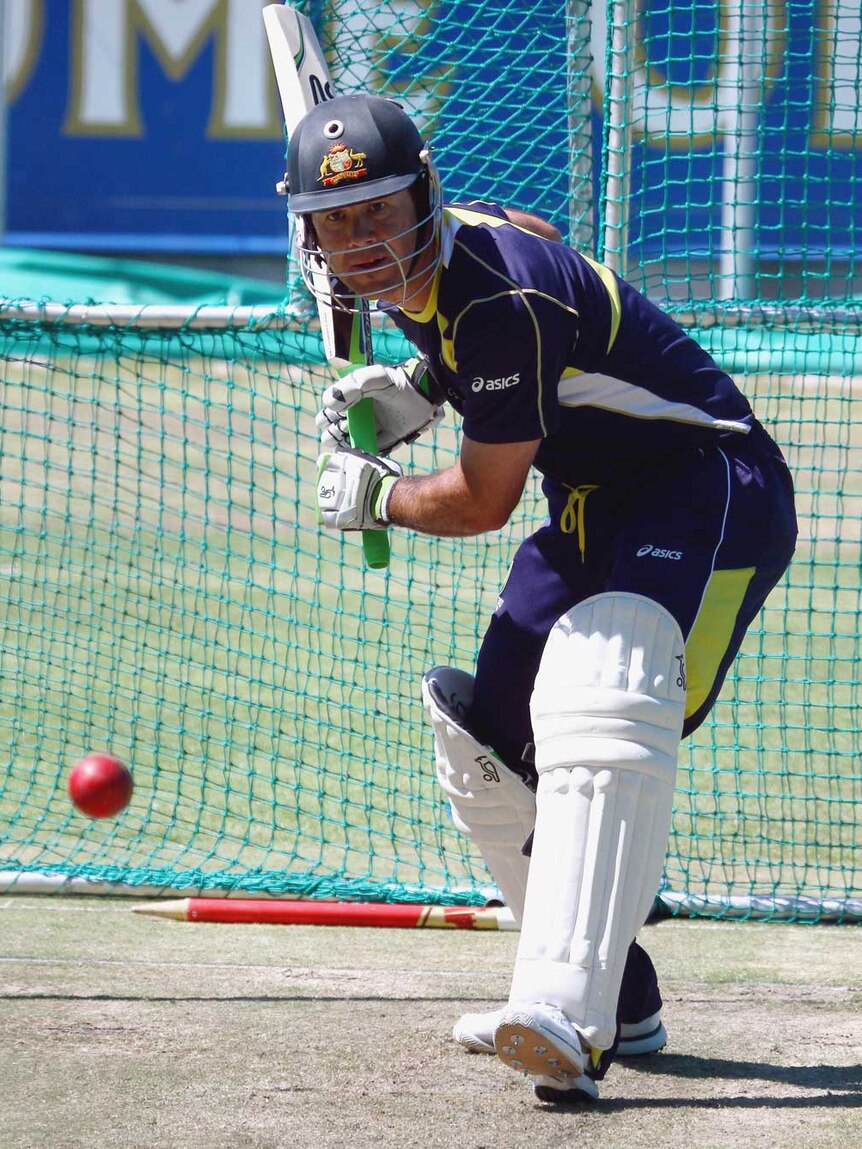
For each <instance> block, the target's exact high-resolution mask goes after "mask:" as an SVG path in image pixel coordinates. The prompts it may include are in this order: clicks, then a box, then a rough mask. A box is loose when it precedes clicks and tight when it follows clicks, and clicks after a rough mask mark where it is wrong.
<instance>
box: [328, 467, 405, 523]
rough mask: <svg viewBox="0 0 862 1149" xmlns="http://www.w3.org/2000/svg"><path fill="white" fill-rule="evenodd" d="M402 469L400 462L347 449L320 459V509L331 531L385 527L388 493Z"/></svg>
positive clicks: (387, 520)
mask: <svg viewBox="0 0 862 1149" xmlns="http://www.w3.org/2000/svg"><path fill="white" fill-rule="evenodd" d="M401 475H402V470H401V468H400V467H399V465H398V464H397V463H393V462H390V461H389V460H388V459H379V458H378V457H377V456H376V455H369V454H366V452H365V451H356V450H354V449H353V448H348V449H346V450H344V451H335V452H334V453H332V454H325V455H321V456H320V458H319V459H318V460H317V512H318V519H319V521H320V522H321V523H322V524H323V525H324V526H325V527H328V528H329V529H330V530H337V531H368V530H372V531H373V530H382V529H383V528H384V527H385V526H386V524H387V523H388V522H389V519H388V518H387V516H386V506H387V504H388V502H389V494H390V492H391V489H392V487H393V486H394V485H395V483H396V481H397V480H398V479H399V478H400V477H401Z"/></svg>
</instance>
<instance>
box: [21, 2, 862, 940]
mask: <svg viewBox="0 0 862 1149" xmlns="http://www.w3.org/2000/svg"><path fill="white" fill-rule="evenodd" d="M540 7H541V12H539V8H540ZM306 10H309V9H308V8H307V9H306ZM818 11H819V9H818ZM311 14H312V16H313V17H314V18H315V20H316V22H317V26H318V28H319V30H320V34H321V39H322V42H323V44H324V47H325V49H326V51H327V53H328V55H329V59H330V61H331V67H332V71H333V74H334V77H335V80H336V84H337V86H338V87H339V88H340V89H341V90H354V89H362V88H370V89H371V90H375V91H381V92H384V93H387V94H393V95H397V97H398V98H399V99H400V100H401V101H402V103H404V105H405V107H407V109H408V110H409V111H411V112H412V113H414V114H416V115H417V117H418V118H419V120H420V123H421V124H422V125H423V127H424V128H425V129H426V130H427V131H428V132H429V133H430V134H431V135H432V137H433V138H434V139H437V140H439V141H441V143H440V148H439V152H438V154H437V157H436V158H437V161H438V164H439V166H440V168H441V172H442V176H443V181H444V186H445V187H446V188H447V192H448V195H449V197H450V198H453V199H454V198H468V197H471V196H479V197H481V198H485V199H496V200H497V201H499V202H503V203H505V204H509V205H513V206H517V207H522V208H526V209H531V208H534V209H537V210H540V211H541V212H542V214H544V215H545V216H547V217H548V218H550V219H551V220H553V222H555V223H556V224H557V226H558V227H559V228H560V229H561V231H562V232H563V233H564V234H565V235H566V236H567V238H568V239H569V240H570V241H571V242H575V243H577V244H580V245H581V246H582V247H584V248H585V249H587V250H590V251H593V250H595V251H597V252H598V253H599V254H600V255H602V257H603V258H604V259H605V260H606V261H607V262H608V263H609V264H611V265H612V266H616V267H618V268H619V269H620V270H621V271H623V272H624V273H625V274H626V276H627V277H628V278H629V279H630V280H631V281H632V282H634V283H635V284H636V285H637V286H638V287H640V288H641V289H642V290H644V291H645V292H646V293H647V294H648V295H650V296H651V297H652V298H654V299H655V300H656V301H657V302H659V303H660V304H662V305H663V306H665V307H667V308H669V309H670V310H671V311H672V312H673V313H674V314H675V315H676V316H677V318H678V319H679V320H680V321H681V322H682V323H684V324H685V325H686V326H688V327H690V328H691V329H692V330H693V331H694V333H695V334H696V335H697V336H698V338H700V339H701V341H702V342H703V343H704V344H705V346H707V348H708V349H709V350H710V351H711V352H712V353H713V355H714V356H715V357H716V358H717V359H718V360H719V362H720V363H721V364H722V365H723V366H724V367H726V368H727V369H728V370H729V371H731V372H732V373H733V374H734V376H735V377H736V379H737V380H738V381H739V383H740V385H741V387H742V388H743V390H744V391H745V392H746V394H747V395H748V396H749V398H750V399H751V401H752V403H753V405H754V406H755V409H756V411H757V413H758V415H759V417H760V418H761V419H762V421H764V422H765V423H766V425H767V426H768V427H769V429H770V430H771V432H772V433H773V434H774V436H775V437H776V439H777V440H778V441H779V443H780V444H781V446H782V448H783V449H784V450H785V452H786V454H787V456H788V459H789V462H790V464H791V467H792V470H793V472H794V477H795V480H796V484H797V491H798V500H799V512H800V525H801V534H800V541H799V548H798V552H797V556H796V559H795V561H794V563H793V565H792V567H791V570H790V572H789V574H788V576H787V577H786V578H785V580H784V581H783V583H782V584H781V585H780V586H779V588H778V589H777V590H776V591H775V592H774V593H773V595H772V596H771V598H770V600H769V602H768V603H767V606H766V608H765V610H764V611H763V613H762V615H761V616H760V618H759V619H758V620H757V622H756V624H755V625H754V627H753V628H752V629H751V631H750V633H749V635H748V637H747V639H746V641H745V644H744V646H743V649H742V651H741V654H740V657H739V659H738V660H737V662H736V664H735V666H734V667H733V669H732V671H731V674H730V675H729V677H728V680H727V683H726V686H725V689H724V691H723V693H722V696H721V698H720V700H719V702H718V704H717V705H716V707H715V709H714V711H713V713H712V714H711V716H710V718H709V719H708V721H707V722H706V724H705V725H704V726H703V727H702V728H701V729H700V730H699V731H698V732H697V733H696V735H695V736H694V737H693V738H692V739H691V740H690V741H688V742H687V743H686V744H685V745H684V748H683V754H682V758H681V767H680V772H679V779H678V790H677V802H676V812H675V818H674V826H673V832H672V836H671V840H670V847H669V852H668V856H667V864H666V874H665V883H666V884H665V890H664V892H663V899H664V900H665V902H666V904H667V905H670V906H672V907H680V906H682V907H684V908H685V909H686V910H687V911H689V912H694V913H709V914H725V913H726V914H730V913H733V914H755V913H757V914H759V915H761V916H773V917H778V916H782V917H787V916H790V917H796V918H798V919H800V920H803V919H804V920H817V919H819V918H821V917H825V916H838V917H842V916H843V917H851V916H854V914H855V913H856V912H857V907H858V899H859V893H860V891H859V879H858V874H859V868H860V867H859V862H860V858H859V849H860V846H859V836H858V829H857V827H858V820H859V810H860V804H862V777H860V773H859V768H858V763H859V760H860V745H862V743H860V729H859V713H860V708H859V702H860V672H859V653H858V619H859V610H860V587H859V570H860V533H862V532H860V526H859V524H860V521H862V480H860V454H859V449H860V445H862V444H860V436H862V432H860V430H859V427H860V425H862V424H860V420H859V418H858V413H857V412H856V411H855V410H854V405H858V402H859V398H858V396H859V387H860V378H862V370H860V354H859V351H858V335H859V308H858V298H857V296H856V294H855V293H856V290H857V287H858V284H857V282H856V280H855V278H854V277H855V274H856V270H855V259H856V242H855V218H856V214H857V213H858V208H857V207H856V204H857V203H858V196H857V187H858V183H857V178H856V166H855V165H856V162H857V160H856V156H857V154H858V149H857V146H856V145H857V142H858V126H859V123H858V120H859V99H858V90H857V89H858V85H856V84H855V82H851V80H850V79H849V77H851V76H852V75H854V74H856V73H854V68H855V69H856V70H857V72H858V68H859V65H860V57H859V42H860V37H859V35H858V32H859V19H858V9H857V10H856V11H855V12H854V9H853V7H852V6H851V5H849V4H841V3H836V4H832V5H831V6H828V13H827V18H826V19H822V20H818V19H815V17H816V12H815V5H813V4H804V3H803V4H795V5H777V4H774V3H769V4H762V5H761V4H757V3H747V4H744V5H740V4H721V5H713V4H706V3H695V2H694V0H689V2H686V3H679V2H677V0H674V2H671V0H655V2H651V3H649V4H643V5H633V4H618V3H611V4H609V5H607V7H605V5H603V4H602V5H599V4H593V5H590V4H588V3H571V2H570V3H568V4H566V5H564V4H561V3H558V2H557V3H549V4H543V5H541V6H538V5H537V4H536V3H535V0H532V2H531V3H526V2H524V0H511V2H509V3H500V4H488V3H485V2H482V3H479V2H476V3H468V2H460V0H456V2H454V3H447V4H445V5H440V6H439V9H435V10H434V11H433V13H432V12H431V10H430V9H426V8H425V7H424V6H421V5H415V6H407V5H404V4H402V3H396V2H395V0H392V2H390V3H365V4H363V5H362V6H361V7H360V6H358V5H347V4H339V5H335V4H328V3H327V4H324V5H318V6H316V7H314V10H313V11H311ZM854 21H855V23H854ZM812 61H815V62H818V61H819V62H820V63H819V64H817V66H816V67H815V66H813V65H812ZM825 62H828V66H827V63H825ZM820 64H822V65H823V66H822V67H820ZM818 68H819V71H818ZM591 91H592V93H593V101H594V102H595V105H596V106H594V107H591V106H590V93H591ZM276 150H277V149H276ZM593 151H594V153H595V154H594V155H593ZM278 162H279V157H278V156H277V155H276V156H274V164H275V165H277V163H278ZM593 172H595V176H593ZM594 188H595V189H596V195H595V196H594V194H593V189H594ZM288 286H289V291H288V293H287V299H286V305H285V309H284V311H277V312H274V313H273V314H272V315H270V316H268V317H265V318H262V319H259V320H256V321H254V322H248V323H246V324H240V325H239V326H232V325H230V324H227V325H225V324H218V325H213V326H211V327H201V326H199V325H194V324H191V323H189V324H187V325H186V326H184V327H181V328H179V329H175V328H171V329H170V330H169V329H167V328H165V329H159V328H158V327H156V328H152V327H150V326H144V325H142V324H136V323H134V322H131V323H129V322H124V323H123V324H113V325H110V324H109V325H107V326H106V325H102V324H100V325H94V324H92V323H87V322H82V321H80V320H79V321H76V322H68V320H69V319H70V318H71V316H70V315H67V316H65V317H64V318H65V320H66V321H53V320H52V321H48V320H47V319H45V318H42V319H40V318H38V317H36V318H32V319H22V318H20V317H19V318H16V317H15V316H16V315H20V312H15V310H14V308H11V307H9V306H7V307H5V308H4V309H3V312H2V315H0V360H2V364H3V372H4V386H3V390H2V408H3V409H2V426H1V427H0V450H2V460H3V465H2V468H0V580H2V596H3V606H2V628H3V642H2V654H0V657H2V678H3V689H2V694H0V723H2V727H3V741H4V745H5V746H6V752H5V754H4V761H3V764H2V768H1V769H0V867H5V868H6V869H7V870H8V871H28V872H39V873H43V874H52V873H53V874H60V875H69V876H79V877H85V878H91V879H100V880H105V881H109V882H123V883H125V884H127V885H130V886H136V885H139V886H140V885H146V886H153V885H156V886H165V887H167V888H171V889H181V890H189V889H201V890H207V889H219V890H223V889H242V890H248V891H265V892H267V893H276V894H280V893H287V894H300V895H304V896H337V897H349V898H374V899H378V900H408V901H413V900H423V901H437V902H456V903H457V902H466V903H476V902H481V901H482V900H483V898H484V896H485V887H486V886H487V884H488V882H489V877H488V875H487V873H486V872H485V870H484V868H483V866H482V863H481V860H480V859H479V857H478V855H476V854H475V853H474V852H473V851H472V850H471V848H470V846H469V843H468V842H467V841H466V840H465V839H464V838H463V837H461V836H459V835H458V834H457V833H456V832H455V830H454V827H453V826H452V823H451V820H450V818H449V815H448V811H447V808H446V805H445V803H444V801H443V799H442V797H441V794H440V792H439V790H438V788H437V786H436V783H435V781H434V777H433V775H434V770H433V752H432V740H431V733H430V730H429V729H428V727H427V725H426V723H425V721H424V716H423V713H422V710H421V703H420V697H419V683H420V680H421V676H422V674H423V672H424V671H425V670H427V669H428V668H429V667H431V666H433V665H435V664H439V663H449V664H452V665H456V666H460V667H464V668H466V669H470V668H471V667H472V664H473V662H474V659H475V654H476V650H477V645H478V641H479V637H480V635H481V632H482V630H483V629H484V626H485V623H486V621H487V619H488V618H489V616H490V613H491V611H492V610H493V606H494V601H495V598H496V594H497V591H498V588H499V586H500V585H501V583H502V580H503V579H504V577H505V573H506V570H507V567H508V563H509V561H510V558H511V555H512V553H513V550H514V548H515V546H516V545H517V543H518V541H519V540H520V539H522V538H523V537H525V535H526V534H527V533H529V531H530V530H531V529H532V528H533V527H534V526H535V525H536V524H537V522H538V521H539V520H540V519H541V518H542V517H543V514H544V510H543V505H542V501H541V499H540V496H539V492H538V487H537V486H536V484H535V483H534V482H532V481H531V484H530V486H529V487H528V489H527V491H526V492H525V496H524V498H523V500H522V502H521V505H520V507H519V508H518V511H517V513H516V515H515V517H514V519H513V521H512V522H511V523H510V524H509V526H508V527H507V528H506V529H505V530H504V531H502V532H499V533H498V534H494V535H490V536H483V537H480V538H478V539H472V540H469V539H468V540H463V541H460V540H459V541H453V540H448V539H428V538H423V537H420V536H418V535H414V534H412V533H410V532H403V531H395V532H391V533H390V534H391V543H392V548H393V554H392V562H391V566H390V568H389V571H388V572H387V573H386V574H385V575H384V574H380V573H377V572H367V571H366V570H365V569H364V568H363V565H362V561H361V548H360V546H359V544H358V542H357V541H356V540H355V539H352V538H347V539H341V538H333V537H331V536H330V535H329V534H328V533H327V534H324V533H322V532H320V531H319V529H318V527H317V524H316V522H315V517H314V511H313V506H312V503H313V500H312V499H311V498H310V496H309V492H310V491H311V489H312V483H313V475H314V460H315V457H316V454H317V441H316V435H315V431H314V424H313V417H314V412H315V410H316V406H317V403H316V397H317V396H318V395H319V394H320V391H321V389H322V388H323V386H324V385H325V383H326V381H327V375H326V370H325V368H324V367H323V366H322V355H321V348H320V340H319V334H318V332H317V329H316V326H315V322H314V318H313V308H312V307H311V306H310V304H309V301H308V300H307V299H305V298H304V297H303V296H302V294H301V292H300V290H299V288H298V286H297V284H296V282H295V279H294V276H293V273H292V271H291V272H290V274H289V285H288ZM376 335H377V347H378V358H382V359H384V360H387V361H390V362H394V361H397V360H398V359H399V358H401V357H402V356H404V355H406V354H407V351H408V350H409V349H408V348H407V347H406V346H404V345H403V344H402V343H401V342H400V337H398V336H396V335H395V333H393V332H392V331H389V330H387V329H386V328H385V327H384V328H380V329H379V330H378V331H377V332H376ZM458 434H459V431H458V426H457V421H456V420H455V418H454V416H450V418H449V419H448V420H447V422H446V423H445V424H444V425H443V426H441V427H440V428H439V429H438V430H437V431H436V433H435V435H434V436H433V438H431V439H429V440H428V441H427V442H422V443H419V444H415V445H414V446H413V447H412V448H411V449H410V450H409V451H408V452H406V453H405V454H404V459H403V461H404V463H405V465H406V466H407V467H408V468H413V469H415V470H417V471H419V472H423V471H427V470H429V469H432V468H436V467H439V466H444V465H446V464H447V463H448V462H451V460H452V459H453V458H454V456H455V454H456V452H457V447H458ZM108 748H109V749H111V750H112V751H113V752H114V753H116V754H118V755H119V756H120V757H122V758H124V759H126V760H127V761H128V762H129V763H130V765H131V766H132V768H133V772H134V777H135V783H136V791H135V797H134V798H133V801H132V803H131V805H130V806H129V808H128V809H127V811H126V812H125V813H124V814H123V815H121V816H120V817H119V818H117V819H116V820H106V821H103V820H99V821H90V820H87V819H85V818H83V817H82V816H81V815H80V814H77V813H75V812H74V811H73V810H72V808H71V806H70V803H69V801H68V798H67V796H66V791H65V783H66V777H67V773H68V770H69V767H70V766H71V764H72V763H73V762H74V761H75V760H76V759H77V758H78V757H79V756H80V755H82V754H83V753H85V752H87V751H90V750H96V749H108ZM836 907H837V908H836Z"/></svg>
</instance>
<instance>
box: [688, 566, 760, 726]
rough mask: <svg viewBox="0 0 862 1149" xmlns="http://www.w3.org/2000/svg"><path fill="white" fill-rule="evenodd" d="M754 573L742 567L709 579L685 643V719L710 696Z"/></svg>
mask: <svg viewBox="0 0 862 1149" xmlns="http://www.w3.org/2000/svg"><path fill="white" fill-rule="evenodd" d="M754 571H755V568H754V567H741V568H740V569H738V570H730V571H713V572H712V575H711V576H710V579H709V582H708V583H707V586H706V591H705V593H704V596H703V601H702V603H701V604H700V611H699V612H698V615H697V618H696V619H695V621H694V626H693V627H692V629H691V633H690V634H689V636H688V641H687V642H686V644H685V664H686V673H687V679H688V690H687V694H686V702H685V716H686V718H688V717H690V716H691V715H692V714H694V713H695V711H697V710H699V709H700V707H701V706H703V704H704V702H705V701H706V700H707V698H708V697H709V693H710V691H711V690H712V687H713V684H714V683H715V680H716V677H717V675H718V672H719V668H720V666H721V663H722V660H723V659H724V657H725V655H726V654H727V648H728V646H729V645H730V640H731V636H732V634H733V628H734V626H735V624H736V616H737V615H738V614H739V608H740V607H741V606H742V600H743V599H744V598H745V592H746V591H747V590H748V584H749V583H750V582H751V580H752V578H753V576H754Z"/></svg>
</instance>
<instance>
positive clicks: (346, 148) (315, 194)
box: [287, 95, 428, 215]
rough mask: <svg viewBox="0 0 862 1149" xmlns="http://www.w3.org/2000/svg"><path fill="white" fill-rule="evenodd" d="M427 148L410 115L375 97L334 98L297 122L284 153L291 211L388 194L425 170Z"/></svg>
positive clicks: (324, 208)
mask: <svg viewBox="0 0 862 1149" xmlns="http://www.w3.org/2000/svg"><path fill="white" fill-rule="evenodd" d="M427 170H428V167H427V149H426V148H425V145H424V144H423V141H422V137H421V136H420V135H419V132H418V131H417V129H416V126H415V125H414V123H413V121H412V120H411V119H410V117H409V116H408V115H407V114H406V113H405V112H403V111H402V109H401V108H400V107H399V106H398V104H395V103H393V101H392V100H386V99H383V97H381V96H366V95H351V96H336V98H335V99H334V100H326V101H325V102H324V103H322V104H318V105H317V107H315V108H312V110H311V111H310V112H308V113H307V114H306V115H305V116H304V117H303V118H302V119H301V120H300V121H299V123H298V124H297V126H296V128H295V129H294V131H293V135H292V136H291V138H290V145H289V147H288V151H287V185H288V196H289V200H288V208H289V209H290V211H291V213H292V214H293V215H305V214H307V213H310V212H316V211H328V210H330V209H331V208H339V207H347V206H348V205H349V204H354V203H362V202H363V201H364V200H369V199H377V198H378V197H382V196H388V195H394V193H395V192H399V191H403V190H404V188H408V187H410V186H411V185H412V184H413V183H415V182H416V180H417V179H419V178H420V176H423V175H424V174H426V173H427Z"/></svg>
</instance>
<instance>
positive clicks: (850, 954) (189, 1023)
mask: <svg viewBox="0 0 862 1149" xmlns="http://www.w3.org/2000/svg"><path fill="white" fill-rule="evenodd" d="M132 904H133V903H130V902H129V901H119V900H117V901H104V900H95V899H92V900H91V899H83V898H73V899H59V898H23V897H21V898H11V897H10V898H4V899H3V900H2V901H0V979H2V993H0V1029H2V1037H0V1073H2V1079H3V1083H4V1089H3V1091H2V1095H0V1146H2V1149H107V1147H109V1146H110V1147H115V1146H116V1147H122V1149H156V1147H158V1149H329V1147H335V1146H337V1147H339V1149H344V1147H350V1149H366V1147H372V1146H373V1147H374V1149H406V1147H413V1146H417V1147H422V1149H426V1147H427V1149H434V1147H437V1146H440V1147H445V1149H461V1147H469V1149H522V1147H523V1149H546V1147H547V1149H551V1147H562V1146H569V1145H571V1146H588V1145H594V1146H608V1147H613V1149H635V1147H640V1146H648V1147H649V1149H663V1147H665V1146H669V1147H674V1149H707V1147H708V1149H719V1147H720V1149H729V1147H733V1149H747V1147H754V1146H757V1147H760V1146H763V1147H768V1149H785V1147H786V1149H791V1147H792V1149H814V1147H818V1149H819V1147H823V1149H827V1147H828V1149H839V1146H840V1147H841V1149H847V1147H851V1146H857V1145H860V1144H862V1067H860V1060H862V929H860V928H859V927H852V926H820V927H810V926H784V925H772V926H767V925H755V924H743V923H739V924H732V923H711V922H705V921H702V922H698V921H693V922H692V921H683V920H674V921H666V922H661V923H659V924H657V925H654V926H650V927H647V928H646V929H645V930H644V932H643V934H642V936H641V941H642V942H643V943H644V944H645V945H646V946H647V948H648V949H649V950H650V952H651V953H652V954H653V957H654V959H655V961H656V964H657V965H658V967H659V969H660V972H661V973H662V986H663V992H664V995H665V1001H666V1004H665V1020H666V1023H667V1027H668V1030H669V1031H670V1044H669V1046H668V1049H667V1050H666V1052H664V1053H663V1054H660V1055H658V1056H656V1057H653V1058H651V1059H649V1060H647V1061H646V1062H642V1063H640V1064H638V1063H629V1064H627V1065H622V1064H619V1065H616V1066H614V1067H613V1068H612V1070H611V1072H610V1074H609V1076H608V1077H607V1079H606V1080H605V1082H604V1083H603V1086H602V1099H601V1101H600V1102H598V1103H597V1104H596V1105H594V1106H592V1107H590V1108H572V1109H564V1110H560V1109H554V1108H550V1107H547V1106H544V1105H542V1104H540V1103H538V1102H537V1101H536V1100H535V1099H534V1098H533V1095H532V1091H531V1089H530V1087H529V1086H528V1084H527V1082H526V1081H525V1080H524V1079H523V1078H521V1077H519V1076H517V1075H516V1074H513V1073H512V1072H511V1071H510V1070H508V1069H506V1068H505V1066H503V1065H502V1064H501V1063H499V1062H497V1061H496V1059H494V1058H491V1057H483V1056H477V1055H470V1054H467V1053H465V1052H464V1051H463V1050H461V1049H460V1048H459V1047H458V1046H456V1045H455V1044H454V1043H453V1042H452V1041H451V1040H450V1037H449V1034H450V1030H451V1026H452V1023H453V1021H454V1020H455V1019H456V1018H457V1017H458V1015H459V1014H460V1013H461V1012H462V1011H464V1010H467V1009H471V1010H474V1009H486V1008H492V1007H494V1006H496V1005H497V1004H499V1002H500V1001H501V1000H502V999H503V998H504V997H505V995H506V992H507V985H508V977H509V971H510V968H511V965H512V960H513V957H514V953H515V948H516V944H517V935H516V934H496V933H477V932H461V931H451V932H450V931H445V932H443V931H438V930H433V931H431V930H428V931H417V930H383V929H364V930H358V929H353V930H348V929H340V928H332V927H297V926H233V925H202V924H192V923H185V922H174V921H166V920H164V919H159V918H152V917H144V916H141V915H140V914H136V913H133V912H132V910H131V905H132Z"/></svg>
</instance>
